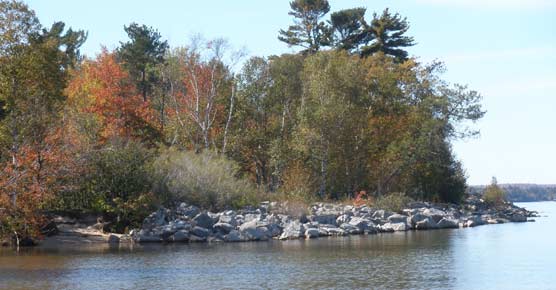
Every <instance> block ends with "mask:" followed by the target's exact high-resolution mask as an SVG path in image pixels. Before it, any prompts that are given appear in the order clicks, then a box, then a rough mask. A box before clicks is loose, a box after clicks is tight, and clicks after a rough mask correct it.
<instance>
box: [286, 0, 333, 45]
mask: <svg viewBox="0 0 556 290" xmlns="http://www.w3.org/2000/svg"><path fill="white" fill-rule="evenodd" d="M290 7H291V11H290V12H289V13H288V14H289V15H292V16H293V17H294V18H295V19H294V25H291V26H290V27H288V30H283V29H281V30H280V32H279V36H278V39H279V40H280V41H283V42H285V43H287V44H288V45H289V46H301V47H304V48H305V50H304V52H305V53H309V54H312V53H315V52H317V51H318V50H319V49H320V48H321V47H322V46H327V45H329V43H330V29H329V27H328V26H327V25H326V23H325V22H324V21H321V19H322V18H323V17H324V16H325V15H326V14H327V13H328V11H330V4H328V1H327V0H295V1H292V2H290Z"/></svg>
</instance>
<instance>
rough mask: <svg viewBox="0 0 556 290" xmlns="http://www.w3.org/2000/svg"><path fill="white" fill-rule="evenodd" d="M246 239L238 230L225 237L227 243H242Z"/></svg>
mask: <svg viewBox="0 0 556 290" xmlns="http://www.w3.org/2000/svg"><path fill="white" fill-rule="evenodd" d="M244 240H245V238H243V237H242V236H241V233H240V232H239V231H237V230H232V231H231V232H230V233H229V234H227V235H226V236H225V237H224V241H226V242H242V241H244Z"/></svg>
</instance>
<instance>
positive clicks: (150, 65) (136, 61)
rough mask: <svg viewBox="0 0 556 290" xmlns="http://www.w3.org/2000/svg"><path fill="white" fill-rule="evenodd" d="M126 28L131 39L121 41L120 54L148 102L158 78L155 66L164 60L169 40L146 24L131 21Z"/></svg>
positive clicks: (144, 99)
mask: <svg viewBox="0 0 556 290" xmlns="http://www.w3.org/2000/svg"><path fill="white" fill-rule="evenodd" d="M124 30H125V32H126V33H127V36H128V37H129V39H130V40H129V41H128V42H125V43H123V42H122V43H121V48H120V49H119V50H118V56H119V57H120V58H121V59H122V61H123V65H124V66H125V67H126V69H127V70H128V71H129V73H130V74H131V76H132V78H133V80H134V81H135V83H136V86H137V88H138V89H139V91H140V92H141V95H142V96H143V101H145V102H146V101H147V95H148V93H149V92H150V91H151V90H152V85H153V83H155V82H156V81H157V78H158V76H157V74H156V70H154V67H155V66H156V65H157V64H160V63H163V62H164V54H165V53H166V50H167V49H168V42H166V41H165V40H164V41H163V40H161V35H160V33H159V32H158V31H156V30H155V29H153V28H152V27H147V26H146V25H139V24H137V23H131V24H130V25H129V26H124Z"/></svg>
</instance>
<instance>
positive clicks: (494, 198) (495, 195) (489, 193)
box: [483, 177, 506, 206]
mask: <svg viewBox="0 0 556 290" xmlns="http://www.w3.org/2000/svg"><path fill="white" fill-rule="evenodd" d="M483 199H484V200H485V202H487V203H489V204H491V205H495V206H499V205H503V204H504V203H505V202H506V192H505V191H504V190H503V189H502V188H500V186H498V182H497V180H496V178H495V177H493V178H492V182H491V183H490V185H489V186H487V187H486V188H485V191H484V192H483Z"/></svg>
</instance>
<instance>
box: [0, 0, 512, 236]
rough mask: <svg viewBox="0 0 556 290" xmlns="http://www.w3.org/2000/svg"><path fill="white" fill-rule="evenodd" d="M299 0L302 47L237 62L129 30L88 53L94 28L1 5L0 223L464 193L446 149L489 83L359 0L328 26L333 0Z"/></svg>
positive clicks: (475, 114)
mask: <svg viewBox="0 0 556 290" xmlns="http://www.w3.org/2000/svg"><path fill="white" fill-rule="evenodd" d="M290 8H291V11H290V15H291V16H293V18H294V23H293V25H291V26H290V27H289V28H288V29H286V30H281V31H280V32H279V39H280V40H281V41H283V42H286V43H287V44H288V45H292V46H300V47H302V48H303V51H301V52H300V53H296V54H283V55H277V56H269V57H253V58H251V59H249V60H247V61H246V62H245V63H244V64H243V67H242V68H241V69H238V67H237V64H238V61H239V60H240V59H241V58H242V56H243V53H242V52H241V51H235V50H232V49H231V48H230V46H229V44H228V42H227V41H225V40H223V39H213V40H208V41H207V40H204V39H202V38H200V37H196V38H194V39H193V40H192V41H191V43H189V44H188V45H187V46H184V47H177V48H173V49H170V47H169V46H168V44H167V42H166V41H165V40H163V39H162V37H161V34H160V33H159V32H158V31H157V30H156V29H154V28H152V27H147V26H145V25H139V24H136V23H132V24H130V25H129V26H125V27H124V30H125V32H126V33H127V35H128V37H129V40H128V41H127V42H122V43H121V45H120V47H119V48H117V49H116V50H114V51H109V50H107V49H103V50H102V52H101V53H100V54H99V55H97V56H96V57H93V58H85V59H84V58H83V57H81V56H80V53H79V47H80V46H81V45H82V44H83V42H84V40H85V38H86V34H85V33H84V32H83V31H74V30H72V29H66V28H65V25H64V23H62V22H55V23H54V24H53V25H52V26H51V27H49V28H44V27H42V26H41V25H40V23H39V22H38V19H37V17H36V16H35V14H34V12H33V11H32V10H31V9H30V8H29V7H27V6H26V5H25V4H23V3H21V2H18V1H15V0H0V170H1V175H0V208H2V212H1V213H0V214H1V215H2V217H1V218H2V220H0V223H1V224H2V229H0V230H1V231H3V233H4V234H7V235H13V233H12V232H13V231H14V230H15V231H16V232H18V235H20V234H21V235H22V237H23V236H26V235H30V236H33V235H37V233H38V231H37V229H38V227H39V224H40V222H41V220H42V215H41V212H42V211H48V210H59V209H61V210H73V211H75V210H77V211H89V212H91V211H92V212H96V213H98V214H102V215H104V216H105V217H108V218H109V219H110V220H111V221H112V224H111V227H112V230H115V231H119V232H123V231H125V230H126V229H129V228H130V227H136V226H138V225H139V224H140V222H141V220H142V219H143V217H144V216H145V215H147V214H148V213H149V212H150V211H151V210H152V209H153V208H154V207H156V206H159V205H171V204H172V203H173V202H177V201H181V200H183V201H187V202H190V203H194V204H197V205H199V206H203V207H208V208H212V209H224V208H230V207H235V208H237V207H242V206H245V205H250V204H255V203H257V202H259V201H260V200H262V199H263V198H264V199H270V200H281V201H288V204H289V206H288V208H289V209H286V210H289V211H292V212H297V213H298V214H300V215H302V214H304V213H305V210H306V205H307V203H309V202H312V201H315V200H319V199H321V200H322V199H333V200H350V201H355V203H356V204H362V203H364V202H369V200H370V199H375V198H376V203H375V205H376V206H380V207H385V208H389V209H392V210H399V209H400V208H401V207H402V205H403V204H404V203H405V202H407V200H409V199H410V198H412V199H422V200H433V201H443V202H454V203H457V202H460V201H461V199H462V197H463V194H464V192H465V191H466V177H465V171H464V169H463V166H462V164H461V162H460V161H459V160H458V159H457V158H456V156H455V155H454V153H453V150H452V145H451V144H452V142H453V141H454V140H458V139H461V138H469V137H473V136H476V135H477V134H478V131H477V130H475V128H474V127H473V123H474V122H476V121H477V120H479V119H481V118H482V117H483V116H484V114H485V112H484V111H483V109H482V107H481V96H480V94H479V93H477V92H475V91H472V90H469V89H468V88H467V87H466V86H462V85H457V84H455V85H452V84H449V83H447V82H446V81H444V80H443V79H442V77H441V76H442V73H443V72H444V70H445V69H444V66H443V65H442V63H439V62H432V63H430V64H424V63H419V62H417V61H416V60H415V59H412V58H409V55H408V53H407V51H405V49H406V48H407V47H410V46H412V45H413V44H414V40H413V38H412V37H409V36H407V35H406V34H407V32H408V30H409V23H408V21H407V19H406V18H403V17H402V16H400V15H399V14H397V13H391V12H390V11H389V10H388V9H386V10H384V11H383V12H382V14H380V15H379V14H377V13H374V14H373V18H372V19H371V20H370V21H367V20H366V19H365V13H366V11H367V10H366V9H365V8H351V9H345V10H340V11H335V12H333V13H331V14H330V19H329V20H328V21H327V20H326V19H325V17H326V16H327V15H328V13H329V12H330V5H329V3H328V1H326V0H294V1H292V2H291V3H290ZM327 48H328V49H327ZM493 188H494V189H496V188H495V187H493ZM490 189H492V188H490ZM392 192H394V193H392ZM395 192H403V193H405V194H401V193H395ZM494 192H495V193H496V194H494V197H492V200H493V202H495V203H498V202H500V200H501V199H502V198H501V197H500V196H499V195H500V194H499V192H498V191H494ZM363 193H368V195H367V199H365V194H363Z"/></svg>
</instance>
